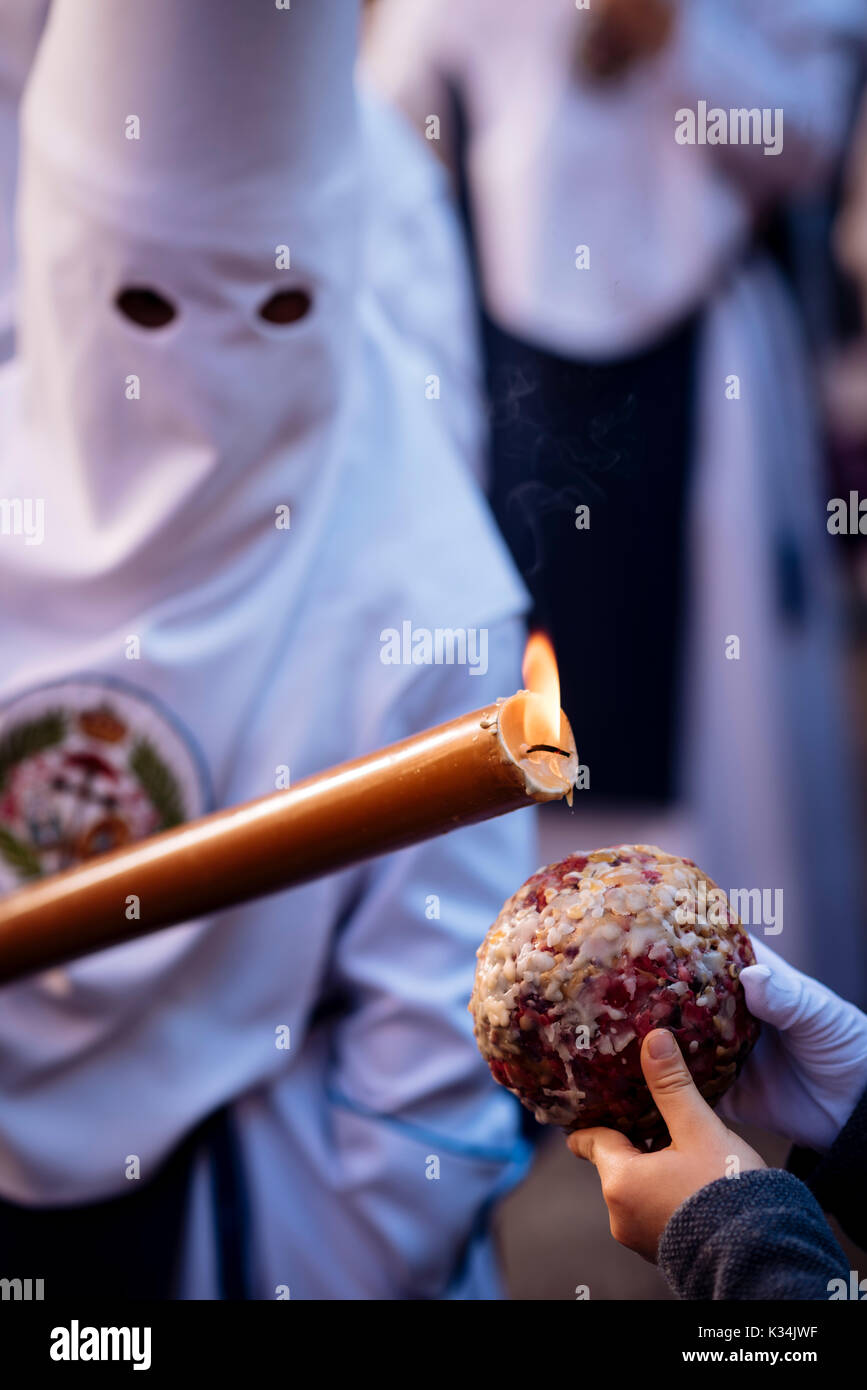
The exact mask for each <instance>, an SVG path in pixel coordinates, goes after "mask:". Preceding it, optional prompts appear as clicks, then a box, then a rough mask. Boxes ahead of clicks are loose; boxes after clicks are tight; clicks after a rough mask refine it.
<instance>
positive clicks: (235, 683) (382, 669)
mask: <svg viewBox="0 0 867 1390" xmlns="http://www.w3.org/2000/svg"><path fill="white" fill-rule="evenodd" d="M355 10H356V7H355V5H354V3H352V0H298V3H296V4H293V5H292V7H291V10H290V9H286V10H282V9H277V7H275V6H271V7H267V6H241V5H238V4H236V3H234V0H210V3H207V4H206V3H204V0H195V2H194V3H189V4H185V5H182V6H177V5H175V4H174V3H172V0H154V3H151V4H150V5H148V6H142V5H140V4H138V3H135V0H93V3H91V4H88V5H87V6H86V7H84V8H82V7H81V6H79V5H77V4H75V3H74V0H56V3H55V4H54V5H53V6H52V11H51V15H50V18H49V22H48V26H47V30H46V33H45V36H44V38H43V41H42V44H41V47H40V49H39V54H38V57H37V61H36V66H35V70H34V73H33V75H32V78H31V81H30V84H29V87H28V90H27V95H26V99H25V107H24V112H23V117H22V126H23V146H22V161H21V180H20V190H19V200H20V223H19V238H20V267H19V306H18V321H19V338H20V346H19V351H18V354H17V356H16V358H15V360H14V361H13V362H11V363H10V364H8V365H7V366H6V367H5V368H4V369H3V371H2V373H0V431H2V433H0V461H2V468H3V473H4V486H3V492H4V493H5V495H6V496H7V497H8V498H10V499H13V500H18V501H19V502H20V503H21V507H20V509H19V513H18V515H19V517H20V519H21V525H20V526H19V527H17V528H14V527H13V528H12V529H11V530H10V534H8V535H4V537H3V538H2V542H0V589H2V593H3V604H2V612H0V642H2V649H3V651H4V654H5V659H4V662H3V666H2V672H0V696H2V700H3V706H2V712H0V874H2V886H3V887H4V888H5V889H10V890H11V889H13V888H14V887H15V886H17V884H19V883H21V882H24V881H26V880H27V879H28V878H30V877H33V876H35V875H36V874H39V873H43V872H51V871H54V870H56V869H57V868H61V867H63V866H64V865H66V864H70V863H75V862H80V861H81V859H83V858H86V857H88V856H89V855H90V854H92V853H95V852H98V851H99V850H103V849H107V848H111V847H112V846H113V845H116V844H119V843H124V842H125V841H127V840H129V839H133V838H136V837H138V836H140V835H142V834H147V833H151V832H153V831H155V830H156V831H158V830H160V829H162V828H165V827H166V826H169V825H172V824H176V823H178V821H180V820H183V819H187V818H190V817H192V816H195V815H198V814H200V813H202V812H203V811H206V810H207V809H208V808H209V807H211V806H213V805H221V806H223V805H231V804H234V803H236V802H239V801H242V800H246V799H249V798H250V797H254V796H257V795H260V794H264V793H268V792H270V791H273V790H274V788H275V786H276V787H281V786H286V785H288V784H291V783H292V782H295V781H297V780H298V779H300V778H302V777H304V776H305V775H307V774H309V773H311V772H313V771H315V770H317V769H320V768H323V767H327V766H329V765H331V764H334V763H337V762H339V761H342V760H344V759H347V758H351V757H354V756H357V755H359V754H361V753H363V752H365V751H367V750H370V749H373V748H376V747H379V746H382V745H383V744H386V743H388V742H391V741H393V740H395V739H398V738H401V737H403V736H405V735H408V734H410V733H412V732H414V731H415V730H418V729H421V728H423V727H426V726H429V725H431V724H434V723H437V722H439V721H442V720H445V719H448V718H451V717H453V716H455V715H456V714H458V713H460V712H463V711H466V710H467V709H472V708H476V707H478V706H480V705H482V704H484V703H486V702H487V701H489V700H492V699H495V698H496V697H497V696H500V695H506V694H508V693H510V692H511V691H513V690H514V689H515V688H517V686H518V685H519V684H520V673H519V658H520V646H521V640H522V638H521V618H520V615H521V613H522V611H523V609H524V606H525V595H524V592H523V589H522V587H521V586H520V584H519V582H518V580H517V578H516V576H515V574H514V571H513V570H512V568H511V565H510V563H509V561H508V559H507V557H506V555H505V552H504V550H503V547H502V545H501V543H500V541H499V538H498V537H497V536H496V534H495V532H494V531H493V528H492V526H491V523H490V521H489V520H488V517H487V513H486V510H485V508H484V506H483V505H482V503H481V501H480V499H479V498H478V496H477V495H476V493H475V491H474V490H473V488H472V485H471V484H470V482H469V481H468V478H467V474H466V469H465V467H464V460H462V459H460V458H459V457H458V456H457V451H456V447H455V439H456V437H457V436H456V434H455V431H454V430H453V429H451V427H450V426H449V423H448V420H447V418H443V412H442V410H441V407H442V405H443V404H444V403H443V402H442V401H437V400H433V399H429V398H427V397H426V394H425V383H424V378H423V376H421V374H420V371H419V354H418V353H417V352H415V351H413V352H407V351H406V350H405V344H404V342H403V340H402V337H401V332H400V325H399V323H398V322H397V316H396V315H395V314H394V313H393V312H389V309H388V306H387V305H386V304H384V302H383V300H382V297H381V296H380V297H378V296H377V293H376V292H375V290H374V289H372V288H371V287H370V286H369V285H368V284H367V283H366V282H365V278H364V273H363V272H364V269H365V246H366V240H365V239H366V237H367V236H368V235H369V234H370V226H369V222H368V218H369V217H370V216H372V215H375V213H374V212H372V211H371V209H370V207H369V205H368V197H369V191H370V190H369V186H368V183H369V182H372V180H370V181H366V173H365V165H364V162H363V161H362V160H361V158H360V155H359V132H358V113H357V103H356V98H355V94H354V90H353V85H352V64H353V58H354V47H355V42H356V13H355ZM378 177H380V178H381V175H379V176H378ZM433 370H434V371H435V370H436V363H434V364H433ZM27 504H30V505H29V506H28V505H27ZM10 515H11V513H10ZM406 620H409V621H410V622H411V623H412V624H413V626H414V628H416V629H427V630H435V629H437V628H443V629H445V628H450V629H459V628H463V629H466V630H467V631H468V632H471V633H474V634H475V635H476V639H477V642H478V646H476V647H473V650H474V651H475V652H477V654H478V659H477V660H475V662H474V663H473V664H469V663H468V664H466V665H463V666H459V665H450V666H443V667H441V668H440V667H437V668H436V669H432V670H430V669H426V668H424V667H420V668H419V667H415V666H413V665H412V664H407V663H401V664H397V665H392V664H387V663H386V662H385V661H384V660H383V659H382V657H383V653H384V651H385V650H386V647H385V644H384V642H383V634H384V633H386V632H387V630H389V629H393V628H396V629H398V630H400V629H401V624H402V623H403V622H404V621H406ZM482 653H484V659H482ZM531 831H532V821H531V818H530V817H529V816H528V815H514V816H511V817H508V818H506V819H504V820H501V821H497V822H493V823H490V824H487V825H484V826H480V827H477V828H473V829H470V830H467V831H461V832H459V833H458V834H455V835H451V836H447V837H446V838H444V839H441V840H438V841H436V842H435V843H433V844H430V845H425V846H420V847H418V848H416V849H412V850H409V851H405V852H403V853H401V854H399V855H394V856H390V857H388V858H386V859H382V860H380V861H378V862H375V863H373V864H370V865H367V866H364V867H361V868H358V869H355V870H350V871H347V872H344V873H342V874H339V875H336V876H334V877H331V878H328V879H325V880H321V881H319V882H316V883H313V884H310V885H308V886H305V887H302V888H299V889H296V890H293V891H292V892H289V893H284V894H280V895H277V896H275V897H272V898H269V899H267V900H263V901H261V902H258V903H255V904H252V905H249V906H245V907H240V908H236V909H232V910H231V911H228V912H225V913H222V914H219V915H218V916H216V917H214V918H212V919H208V920H205V921H199V922H194V923H191V924H187V925H184V926H180V927H177V928H173V929H171V930H169V931H166V932H162V933H159V934H157V935H154V936H152V937H149V938H145V939H143V940H141V941H138V942H135V943H132V944H129V945H125V946H119V947H116V948H114V949H113V950H110V951H107V952H102V953H100V954H98V955H96V956H93V957H91V958H89V959H86V960H82V961H79V962H75V963H73V964H71V965H70V966H69V967H67V968H64V969H62V970H55V971H51V972H48V973H47V974H45V975H43V976H40V977H38V978H35V979H33V980H29V981H26V982H22V983H19V984H16V985H12V986H9V987H7V988H5V989H4V990H3V991H2V1007H0V1197H2V1198H3V1204H2V1208H0V1235H2V1232H3V1231H5V1230H7V1228H8V1229H9V1230H13V1229H14V1231H16V1232H17V1236H18V1237H20V1238H21V1239H22V1240H24V1239H26V1233H27V1230H28V1225H27V1216H28V1214H29V1213H30V1212H31V1211H32V1210H33V1209H36V1210H38V1211H46V1210H50V1213H51V1219H52V1222H54V1221H57V1222H58V1223H59V1222H60V1215H59V1209H61V1208H63V1209H64V1211H65V1213H66V1215H67V1216H69V1217H70V1219H71V1220H72V1221H75V1220H78V1221H79V1231H80V1232H83V1231H87V1230H88V1229H92V1230H93V1231H94V1232H96V1230H97V1228H98V1227H99V1228H100V1229H101V1228H102V1226H103V1225H104V1224H105V1221H104V1218H105V1215H106V1210H107V1209H108V1210H109V1211H110V1213H111V1215H112V1221H113V1223H114V1225H115V1226H116V1228H117V1233H118V1234H117V1239H118V1240H122V1239H123V1235H124V1221H125V1219H126V1218H125V1215H124V1213H125V1211H127V1210H128V1207H127V1204H128V1203H129V1202H131V1201H132V1200H134V1199H133V1198H132V1197H131V1196H130V1193H131V1192H132V1191H133V1190H134V1189H135V1187H136V1185H137V1184H139V1183H140V1184H141V1185H142V1196H143V1197H144V1193H145V1191H146V1190H147V1184H148V1182H149V1181H151V1180H153V1179H156V1182H155V1185H154V1190H158V1184H159V1174H160V1172H161V1171H162V1169H163V1167H164V1165H165V1163H166V1160H167V1159H169V1156H170V1155H173V1154H174V1155H177V1153H178V1146H184V1145H185V1144H186V1145H187V1146H189V1144H190V1136H191V1134H196V1133H198V1132H199V1130H200V1127H204V1128H203V1132H204V1134H205V1140H204V1143H203V1148H202V1150H201V1152H197V1151H196V1152H193V1153H192V1154H191V1156H190V1173H191V1174H192V1177H191V1180H190V1183H189V1185H187V1183H186V1179H184V1181H183V1182H182V1183H181V1188H182V1193H181V1198H178V1199H177V1200H178V1201H179V1202H180V1207H179V1211H180V1217H179V1229H180V1232H181V1246H180V1250H179V1252H178V1259H179V1261H180V1264H179V1269H180V1274H179V1279H178V1281H177V1283H176V1291H177V1292H179V1293H180V1294H181V1296H188V1297H202V1298H208V1297H218V1296H221V1295H226V1294H227V1293H231V1294H232V1295H233V1296H252V1297H258V1298H275V1297H277V1298H279V1297H287V1296H291V1297H292V1298H311V1297H346V1298H356V1297H359V1298H366V1297H370V1298H393V1297H434V1298H436V1297H441V1296H458V1297H478V1296H483V1297H484V1296H490V1295H491V1294H492V1293H495V1292H496V1288H497V1284H496V1278H495V1273H494V1270H493V1265H492V1261H491V1257H490V1252H489V1249H488V1245H487V1241H486V1239H485V1236H484V1230H483V1222H482V1221H481V1220H480V1216H481V1213H482V1212H483V1210H484V1209H485V1207H486V1206H487V1204H488V1203H489V1202H490V1201H491V1199H492V1198H493V1196H494V1195H495V1193H496V1192H497V1191H498V1190H499V1189H500V1188H501V1187H503V1186H504V1185H507V1184H508V1183H509V1181H510V1180H512V1179H513V1178H514V1176H515V1175H516V1174H517V1172H518V1171H519V1170H520V1168H521V1165H522V1164H523V1162H524V1159H525V1155H524V1151H523V1147H522V1145H521V1143H520V1140H519V1137H518V1124H517V1119H516V1114H515V1108H514V1105H513V1102H512V1100H511V1098H510V1097H509V1096H507V1095H506V1094H505V1093H503V1092H501V1091H499V1090H498V1088H496V1087H495V1086H494V1085H493V1083H492V1082H491V1080H490V1078H489V1076H488V1074H487V1070H486V1068H485V1067H484V1065H483V1063H482V1062H481V1059H480V1058H479V1057H478V1055H477V1052H476V1048H475V1045H474V1042H473V1038H472V1032H471V1026H470V1020H469V1015H468V1013H467V1010H466V1001H467V998H468V995H469V990H470V984H471V977H472V966H473V957H474V951H475V947H476V945H477V944H478V942H479V941H480V939H481V937H482V935H483V932H484V930H485V928H486V926H487V924H488V922H489V921H490V920H491V919H492V917H493V915H494V914H495V913H496V911H497V909H498V907H499V905H500V903H501V902H502V900H503V898H504V897H505V896H506V895H507V894H508V893H509V892H510V891H511V890H512V889H513V888H514V886H515V885H516V883H518V882H520V881H521V879H522V878H523V877H524V876H525V875H526V873H527V872H528V870H529V869H530V868H532V863H531V861H530V855H531V852H532V851H531ZM130 894H131V897H132V898H133V899H134V894H135V890H134V887H133V886H131V889H130ZM127 910H128V911H132V912H134V911H135V905H134V901H133V902H131V903H128V904H127ZM214 1116H216V1117H218V1119H219V1124H218V1125H217V1127H216V1129H215V1128H214V1126H213V1125H212V1124H211V1121H210V1119H209V1117H214ZM215 1134H216V1135H217V1139H215V1138H214V1135H215ZM218 1150H219V1152H218ZM227 1154H228V1158H227ZM215 1155H216V1156H215ZM172 1161H173V1162H175V1166H177V1163H176V1160H172ZM117 1198H120V1201H119V1202H117V1201H114V1200H112V1199H117ZM109 1203H110V1205H109V1206H108V1207H107V1204H109ZM83 1204H84V1205H83ZM139 1205H140V1206H141V1204H139ZM227 1211H228V1212H229V1215H228V1217H227V1216H226V1212H227ZM82 1213H83V1216H82ZM164 1217H165V1211H163V1212H162V1218H163V1224H162V1226H160V1220H161V1215H160V1211H159V1209H158V1210H157V1212H156V1215H155V1217H154V1218H153V1220H152V1221H150V1223H147V1224H150V1225H152V1226H156V1228H157V1237H158V1239H159V1240H165V1241H168V1240H169V1233H168V1232H167V1231H166V1229H165V1221H164ZM89 1222H91V1225H90V1226H89V1225H88V1223H89ZM4 1223H5V1225H4ZM142 1224H145V1223H142V1222H141V1221H140V1222H139V1225H140V1226H141V1225H142ZM59 1228H60V1227H59V1225H58V1229H59ZM22 1233H23V1235H22ZM5 1248H6V1250H7V1252H8V1249H9V1248H10V1247H9V1245H8V1242H7V1244H6V1247H5ZM111 1278H112V1280H115V1281H116V1280H119V1279H120V1278H121V1274H120V1273H119V1272H118V1271H117V1270H113V1271H112V1274H111ZM115 1287H119V1286H118V1285H117V1284H116V1283H115Z"/></svg>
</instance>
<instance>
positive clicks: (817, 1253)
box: [658, 1168, 849, 1300]
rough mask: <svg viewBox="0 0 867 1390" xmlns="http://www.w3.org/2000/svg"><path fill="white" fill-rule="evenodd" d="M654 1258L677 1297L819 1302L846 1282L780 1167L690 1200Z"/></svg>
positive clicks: (803, 1194)
mask: <svg viewBox="0 0 867 1390" xmlns="http://www.w3.org/2000/svg"><path fill="white" fill-rule="evenodd" d="M658 1259H659V1267H660V1269H661V1270H662V1272H663V1274H664V1275H665V1277H666V1279H667V1280H668V1282H669V1284H670V1285H671V1287H672V1289H673V1290H674V1292H675V1293H676V1294H677V1295H678V1297H679V1298H690V1299H725V1300H741V1299H744V1300H746V1299H761V1298H786V1299H823V1300H824V1299H827V1298H828V1296H829V1289H828V1283H829V1280H831V1279H836V1278H842V1279H844V1280H846V1281H847V1283H848V1278H849V1261H848V1259H847V1258H846V1256H845V1255H844V1254H843V1251H842V1250H841V1249H840V1246H839V1245H838V1244H837V1241H836V1240H835V1239H834V1236H833V1234H832V1232H831V1228H830V1227H829V1225H828V1223H827V1221H826V1220H825V1218H824V1216H823V1215H822V1209H821V1207H820V1206H819V1204H818V1202H817V1201H816V1199H815V1197H813V1195H812V1193H811V1192H810V1191H809V1190H808V1188H806V1187H805V1186H804V1184H803V1183H802V1182H801V1181H800V1180H799V1179H798V1178H796V1177H794V1176H793V1175H792V1174H791V1173H786V1172H783V1171H782V1170H781V1169H778V1168H763V1169H759V1170H757V1171H755V1172H749V1173H743V1174H741V1176H740V1177H739V1178H718V1179H717V1181H716V1182H712V1183H709V1184H708V1186H707V1187H703V1188H701V1190H700V1191H699V1192H696V1193H694V1194H693V1196H692V1197H690V1198H688V1199H687V1201H685V1202H683V1203H682V1205H681V1206H679V1207H678V1209H677V1211H676V1212H675V1213H674V1215H673V1216H672V1217H671V1220H670V1221H669V1222H668V1225H667V1226H666V1228H665V1230H664V1231H663V1233H662V1239H661V1240H660V1243H659V1254H658Z"/></svg>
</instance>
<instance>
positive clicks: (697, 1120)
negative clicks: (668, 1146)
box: [641, 1028, 721, 1145]
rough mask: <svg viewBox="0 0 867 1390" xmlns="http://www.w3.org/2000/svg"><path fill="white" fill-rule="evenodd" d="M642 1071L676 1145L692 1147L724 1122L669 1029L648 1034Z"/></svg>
mask: <svg viewBox="0 0 867 1390" xmlns="http://www.w3.org/2000/svg"><path fill="white" fill-rule="evenodd" d="M641 1070H642V1071H643V1072H644V1079H645V1081H646V1082H647V1085H648V1087H649V1089H650V1094H651V1095H652V1096H653V1099H654V1102H655V1104H656V1108H657V1110H658V1111H659V1113H660V1115H661V1116H662V1118H663V1119H664V1120H665V1123H666V1126H667V1128H668V1132H669V1134H670V1135H671V1140H672V1143H673V1144H675V1145H676V1144H677V1143H678V1140H681V1141H683V1142H684V1143H688V1142H690V1141H691V1140H694V1139H695V1138H696V1137H697V1134H698V1131H699V1130H703V1129H706V1128H707V1126H708V1124H711V1125H713V1126H714V1127H716V1126H717V1125H718V1124H720V1123H721V1122H720V1121H719V1120H718V1119H717V1118H716V1116H715V1115H714V1113H713V1111H712V1110H711V1108H710V1106H709V1105H708V1104H707V1102H706V1101H705V1100H704V1098H703V1097H702V1096H701V1094H700V1093H699V1091H698V1089H697V1087H696V1085H695V1082H694V1081H693V1079H692V1076H691V1075H690V1071H689V1068H688V1067H687V1065H686V1062H685V1061H684V1060H683V1054H682V1053H681V1050H680V1048H679V1047H678V1045H677V1039H676V1038H675V1036H674V1034H673V1033H670V1032H669V1031H668V1029H666V1028H655V1029H654V1030H653V1032H651V1033H648V1034H647V1037H646V1038H645V1039H644V1042H643V1044H642V1047H641Z"/></svg>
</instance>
